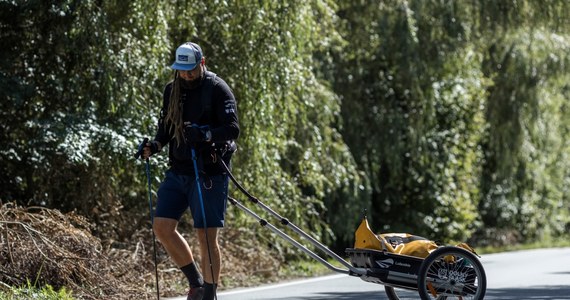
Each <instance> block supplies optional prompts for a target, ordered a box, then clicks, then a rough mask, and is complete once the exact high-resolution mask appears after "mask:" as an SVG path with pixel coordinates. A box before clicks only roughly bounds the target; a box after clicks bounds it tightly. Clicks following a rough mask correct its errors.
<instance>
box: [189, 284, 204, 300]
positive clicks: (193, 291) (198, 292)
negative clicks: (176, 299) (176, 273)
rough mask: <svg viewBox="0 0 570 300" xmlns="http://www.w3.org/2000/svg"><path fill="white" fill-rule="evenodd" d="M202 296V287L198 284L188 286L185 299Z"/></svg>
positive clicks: (193, 299)
mask: <svg viewBox="0 0 570 300" xmlns="http://www.w3.org/2000/svg"><path fill="white" fill-rule="evenodd" d="M202 298H204V288H203V287H201V286H199V287H195V288H190V290H189V291H188V298H186V300H202Z"/></svg>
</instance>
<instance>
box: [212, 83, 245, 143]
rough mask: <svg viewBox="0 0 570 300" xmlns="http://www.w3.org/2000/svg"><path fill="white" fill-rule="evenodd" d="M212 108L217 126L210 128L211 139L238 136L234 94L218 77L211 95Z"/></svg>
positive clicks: (218, 139)
mask: <svg viewBox="0 0 570 300" xmlns="http://www.w3.org/2000/svg"><path fill="white" fill-rule="evenodd" d="M212 99H213V100H214V105H213V110H214V113H215V114H216V118H217V119H218V120H219V126H218V127H215V128H212V129H211V131H212V141H213V142H216V141H218V142H219V141H229V140H235V139H237V138H238V136H239V120H238V114H237V105H236V99H235V97H234V94H233V92H232V90H231V89H230V87H229V86H228V84H227V83H226V82H225V81H224V80H222V79H221V78H219V77H218V81H217V83H216V84H215V85H214V91H213V95H212Z"/></svg>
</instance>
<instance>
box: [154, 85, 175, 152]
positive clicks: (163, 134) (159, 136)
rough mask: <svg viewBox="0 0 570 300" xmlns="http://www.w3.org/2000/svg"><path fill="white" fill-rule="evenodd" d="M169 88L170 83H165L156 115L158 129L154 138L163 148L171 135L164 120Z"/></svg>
mask: <svg viewBox="0 0 570 300" xmlns="http://www.w3.org/2000/svg"><path fill="white" fill-rule="evenodd" d="M171 89H172V83H169V84H167V85H166V87H165V88H164V93H163V95H162V108H161V109H160V114H159V116H158V130H157V131H156V135H155V136H154V140H155V141H158V142H160V144H161V145H162V147H163V148H164V147H165V146H166V145H167V144H168V143H169V142H170V140H171V139H172V136H173V134H172V132H170V130H169V129H170V126H169V124H167V122H166V114H167V113H168V104H169V103H170V91H171Z"/></svg>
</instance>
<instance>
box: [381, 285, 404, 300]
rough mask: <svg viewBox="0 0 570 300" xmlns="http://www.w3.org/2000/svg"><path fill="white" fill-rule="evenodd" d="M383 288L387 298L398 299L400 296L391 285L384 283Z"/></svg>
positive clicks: (390, 299)
mask: <svg viewBox="0 0 570 300" xmlns="http://www.w3.org/2000/svg"><path fill="white" fill-rule="evenodd" d="M384 290H386V295H388V299H389V300H400V297H398V294H396V290H395V289H394V288H393V287H391V286H387V285H385V286H384Z"/></svg>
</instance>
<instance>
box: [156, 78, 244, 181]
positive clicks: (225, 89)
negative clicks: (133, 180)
mask: <svg viewBox="0 0 570 300" xmlns="http://www.w3.org/2000/svg"><path fill="white" fill-rule="evenodd" d="M207 74H210V75H212V73H209V72H208V73H207ZM204 78H206V76H204ZM204 80H208V79H202V83H201V84H200V85H199V86H198V87H196V88H194V89H181V91H180V97H181V105H182V109H181V111H182V120H183V122H184V123H185V124H196V125H199V126H205V125H207V126H209V128H210V131H211V133H212V138H211V141H210V142H208V143H205V142H204V143H200V144H199V145H195V148H196V153H197V155H198V161H199V163H200V170H201V171H203V172H204V173H206V174H207V175H218V174H222V173H224V172H225V170H224V168H223V166H221V165H220V164H219V163H213V161H212V155H211V154H212V151H213V150H214V149H213V148H215V147H220V146H224V145H227V144H228V143H231V142H233V140H235V139H237V138H238V136H239V121H238V115H237V106H236V100H235V97H234V95H233V92H232V91H231V89H230V87H229V86H228V84H227V83H226V82H225V81H224V80H223V79H221V78H220V77H217V76H216V77H215V78H214V82H213V87H212V90H211V100H210V110H209V111H204V110H205V109H204V107H203V106H204V105H203V104H204V103H203V100H202V93H203V92H204V90H205V84H204ZM171 90H172V82H170V83H168V84H167V85H166V87H165V88H164V94H163V102H162V109H161V111H160V118H159V120H158V131H157V133H156V136H155V138H154V139H155V140H156V141H158V142H160V143H161V144H162V145H163V146H164V145H166V144H168V148H169V149H168V156H169V160H170V166H171V169H172V170H173V171H174V172H176V173H178V174H182V175H190V176H194V174H195V173H194V165H193V162H192V156H191V150H190V145H189V144H186V143H185V142H184V141H181V143H180V145H178V143H177V142H176V138H174V132H173V131H172V130H171V129H170V124H169V123H167V121H166V115H167V113H168V105H169V103H170V93H171ZM230 157H231V156H225V157H224V161H226V163H228V164H229V159H230Z"/></svg>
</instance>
